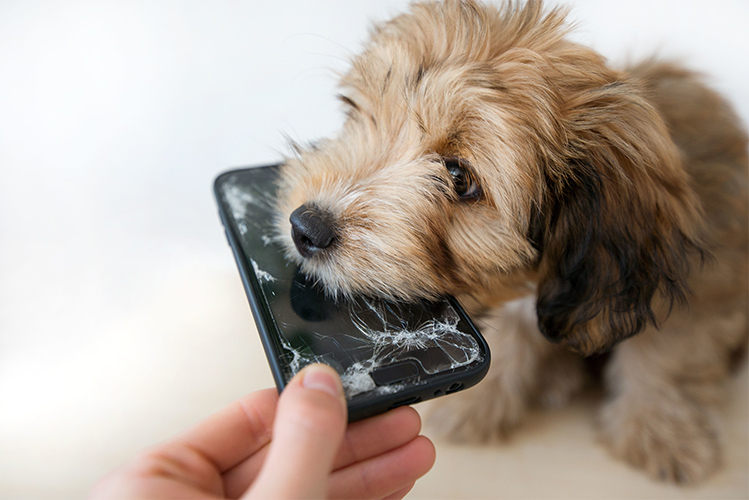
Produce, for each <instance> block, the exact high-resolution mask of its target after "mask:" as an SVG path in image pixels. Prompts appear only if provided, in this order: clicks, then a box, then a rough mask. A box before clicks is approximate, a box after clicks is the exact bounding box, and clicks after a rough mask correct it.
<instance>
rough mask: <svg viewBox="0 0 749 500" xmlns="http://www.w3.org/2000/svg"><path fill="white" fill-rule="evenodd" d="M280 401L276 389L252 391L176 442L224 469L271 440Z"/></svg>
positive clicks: (219, 468) (181, 436)
mask: <svg viewBox="0 0 749 500" xmlns="http://www.w3.org/2000/svg"><path fill="white" fill-rule="evenodd" d="M277 401H278V392H277V391H276V390H275V389H265V390H262V391H258V392H254V393H252V394H249V395H247V396H245V397H244V398H242V399H240V400H239V401H237V402H235V403H233V404H231V405H230V406H228V407H226V408H224V409H223V410H219V411H218V412H216V413H214V414H213V415H211V416H209V417H208V418H206V419H205V420H203V421H202V422H200V423H199V424H198V425H196V426H195V427H193V428H192V429H190V430H188V431H186V432H184V433H183V434H181V435H179V436H177V437H176V438H175V439H174V440H173V443H174V444H175V445H177V446H186V447H188V448H191V449H193V450H196V451H197V452H199V453H201V454H202V455H203V456H205V457H206V458H207V459H208V460H210V461H211V462H212V463H213V464H214V465H215V467H216V469H217V470H218V471H219V472H224V471H226V470H228V469H230V468H232V467H234V466H235V465H237V464H238V463H240V462H242V461H243V460H245V459H246V458H247V457H249V456H251V455H253V454H254V453H255V452H257V451H258V450H260V449H262V448H263V447H264V446H265V445H266V444H268V443H269V442H270V440H271V432H272V426H273V419H274V417H275V413H276V404H277Z"/></svg>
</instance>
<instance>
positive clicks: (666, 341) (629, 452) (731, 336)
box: [277, 0, 749, 482]
mask: <svg viewBox="0 0 749 500" xmlns="http://www.w3.org/2000/svg"><path fill="white" fill-rule="evenodd" d="M567 31H568V27H567V25H566V23H565V13H564V11H563V10H560V9H555V10H549V11H545V10H544V9H543V8H542V6H541V4H540V2H536V1H529V2H528V3H526V4H524V5H520V4H514V3H512V4H508V5H506V6H504V7H501V8H495V7H491V6H481V5H479V4H476V3H474V2H473V1H470V0H466V1H458V0H447V1H444V2H441V3H425V4H416V5H414V6H413V7H412V10H411V11H410V12H409V13H407V14H404V15H402V16H400V17H397V18H395V19H394V20H392V21H390V22H388V23H386V24H384V25H382V26H380V27H379V28H377V29H376V30H375V32H374V33H373V34H372V39H371V41H370V42H369V45H368V46H367V47H366V48H365V50H364V52H363V53H362V54H361V55H359V56H358V57H356V58H355V59H354V61H353V65H352V69H351V71H350V72H349V73H348V74H346V75H345V76H344V77H343V79H342V84H341V89H342V94H341V99H342V101H343V102H344V103H345V105H346V107H347V112H348V117H347V120H346V123H345V125H344V127H343V128H342V130H341V132H340V134H339V135H338V136H336V137H333V138H330V139H327V140H325V141H323V142H321V143H319V144H318V145H316V146H315V147H311V148H308V149H303V148H298V151H297V156H296V157H294V158H289V159H288V160H287V161H286V164H285V166H284V168H283V170H282V176H281V180H280V185H279V187H280V189H279V192H280V193H281V195H280V198H279V204H278V214H279V217H278V224H277V225H278V237H279V239H280V241H282V242H283V243H284V244H285V246H286V248H287V249H288V255H289V257H290V258H292V259H293V260H295V261H296V262H298V263H299V264H300V266H301V267H302V269H303V270H304V271H305V272H307V273H308V274H310V275H312V276H314V277H316V278H317V279H318V280H319V281H320V282H321V283H322V284H323V285H324V286H325V287H326V288H327V289H328V290H329V291H330V293H331V294H334V295H351V294H359V293H364V294H375V295H380V296H385V297H390V298H396V299H400V300H412V299H416V298H422V297H433V296H438V295H443V294H453V295H457V296H458V297H459V298H460V300H461V301H462V302H463V303H464V305H466V306H467V307H468V308H469V309H470V310H471V312H472V313H473V314H474V316H476V317H477V318H479V323H480V326H481V330H482V333H483V334H484V336H485V337H486V338H487V340H488V341H489V343H490V345H491V347H492V355H493V361H492V368H491V370H490V372H489V375H488V376H487V379H486V380H485V381H483V382H482V383H481V384H479V386H477V387H476V388H474V389H471V390H470V391H466V392H465V393H462V394H458V395H455V396H452V397H451V398H447V400H446V402H445V403H443V404H442V405H441V407H440V408H438V409H437V410H436V412H435V415H434V418H433V420H434V422H435V423H436V424H437V425H439V426H441V427H442V428H443V429H444V430H445V431H447V432H449V433H450V434H451V435H452V436H454V437H457V438H460V439H467V440H471V441H482V440H485V439H487V438H492V437H501V436H502V435H504V434H505V433H506V432H507V431H509V430H510V429H511V428H512V427H513V426H515V425H517V424H518V423H519V421H520V420H521V418H522V416H523V414H524V412H525V411H526V410H527V409H528V408H529V407H530V406H531V405H533V404H537V403H541V404H547V405H548V404H551V405H559V404H563V403H564V402H565V401H567V400H568V399H569V398H570V397H571V396H572V395H573V394H574V393H575V392H576V391H577V390H579V389H580V388H581V387H582V385H583V383H584V381H585V374H584V370H583V361H584V356H590V355H594V354H597V353H600V352H604V351H610V352H611V355H610V360H609V362H608V364H607V366H606V369H605V382H606V387H607V391H608V394H609V395H610V398H609V399H608V401H607V402H606V403H605V405H604V406H603V408H602V410H601V414H600V417H601V418H600V430H601V435H602V438H603V440H604V442H605V443H606V444H607V445H608V446H609V448H610V449H611V450H612V451H613V452H614V453H615V454H616V455H617V456H620V457H623V458H624V459H626V460H628V461H629V462H631V463H633V464H635V465H638V466H640V467H642V468H644V469H646V470H647V471H648V472H650V473H651V474H653V475H655V476H659V477H663V478H668V479H672V480H675V481H684V482H686V481H696V480H699V479H701V478H703V477H705V476H706V475H707V474H709V473H710V472H711V471H713V470H714V469H715V468H716V467H717V466H718V464H719V457H720V450H719V445H718V438H717V435H716V432H715V424H714V422H713V415H712V414H711V411H712V408H714V406H715V404H716V403H717V402H718V401H719V400H720V393H721V387H722V386H721V383H722V382H723V381H724V379H725V377H726V375H727V374H728V372H729V368H730V365H731V359H732V357H733V356H734V355H735V353H736V352H741V351H742V349H743V350H745V348H746V341H747V304H748V303H747V300H748V296H749V294H748V291H747V287H748V284H747V276H748V274H749V268H748V267H747V260H748V256H747V246H748V242H749V235H747V227H748V226H749V220H748V218H747V212H748V208H747V206H748V201H747V189H748V187H747V186H748V185H747V173H748V167H747V164H748V160H747V138H746V135H745V133H744V131H743V130H742V128H741V126H740V125H739V123H738V120H737V118H736V116H735V115H734V113H733V112H732V111H731V109H730V107H729V106H728V105H727V103H726V102H725V101H724V100H723V99H722V98H720V97H719V96H718V95H717V94H716V93H714V92H713V91H711V90H710V89H708V88H707V87H705V86H704V85H703V84H702V83H701V82H700V80H699V78H698V77H697V76H696V75H694V74H692V73H690V72H689V71H687V70H685V69H682V68H680V67H678V66H676V65H672V64H668V63H660V62H657V61H654V60H652V61H646V62H644V63H642V64H640V65H637V66H633V67H630V68H626V69H624V70H615V69H613V68H610V67H609V66H607V64H606V63H605V61H604V60H603V58H602V57H600V56H599V55H598V54H597V53H595V52H594V51H592V50H590V49H588V48H586V47H582V46H580V45H578V44H575V43H572V42H570V41H568V40H567V39H566V38H565V35H566V33H567ZM687 302H688V304H689V305H688V307H685V304H686V303H687ZM635 334H637V335H635Z"/></svg>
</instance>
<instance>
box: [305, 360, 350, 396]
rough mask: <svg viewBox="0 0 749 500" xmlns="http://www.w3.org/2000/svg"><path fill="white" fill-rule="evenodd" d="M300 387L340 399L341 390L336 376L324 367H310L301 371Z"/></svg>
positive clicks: (330, 369)
mask: <svg viewBox="0 0 749 500" xmlns="http://www.w3.org/2000/svg"><path fill="white" fill-rule="evenodd" d="M303 372H304V373H303V375H304V377H303V378H302V385H303V386H304V387H305V388H307V389H312V390H315V391H322V392H327V393H328V394H330V395H331V396H333V397H336V398H338V397H340V396H341V394H342V392H343V388H342V387H341V380H340V378H339V377H338V374H337V373H336V372H335V370H333V369H332V368H331V367H329V366H326V365H310V366H308V367H306V368H305V369H304V370H303Z"/></svg>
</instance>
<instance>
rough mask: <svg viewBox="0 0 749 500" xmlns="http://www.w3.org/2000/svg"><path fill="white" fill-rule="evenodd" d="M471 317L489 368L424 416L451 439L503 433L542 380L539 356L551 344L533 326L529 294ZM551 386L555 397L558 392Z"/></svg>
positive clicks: (477, 438) (477, 439) (514, 422)
mask: <svg viewBox="0 0 749 500" xmlns="http://www.w3.org/2000/svg"><path fill="white" fill-rule="evenodd" d="M477 319H478V321H477V324H478V325H479V328H480V330H481V333H482V334H483V335H484V337H485V338H486V340H487V343H488V344H489V347H490V349H491V353H492V362H491V368H490V369H489V373H488V374H487V376H486V378H485V379H484V380H483V381H481V382H480V383H479V384H478V385H476V386H475V387H472V388H470V389H468V390H466V391H465V392H461V393H459V394H455V395H451V396H450V397H447V398H444V399H442V400H439V401H437V402H435V403H434V406H433V408H432V409H431V411H430V412H429V415H428V419H427V423H428V424H429V425H430V426H431V427H432V428H433V430H435V431H436V432H437V433H439V434H441V435H442V436H444V437H446V438H448V439H450V440H453V441H457V442H481V443H484V442H487V441H493V440H498V439H501V438H504V437H506V436H507V434H508V433H509V432H510V431H511V430H512V429H513V428H514V427H516V426H517V425H518V423H519V422H520V420H521V418H522V417H523V415H524V414H525V412H526V410H527V409H528V406H529V405H530V403H531V402H532V401H533V400H534V398H535V397H536V395H537V394H536V393H537V392H538V385H539V383H540V382H542V381H543V380H547V377H543V376H542V374H543V366H544V365H546V363H544V360H545V358H546V357H547V356H548V354H549V353H550V352H551V351H552V349H553V346H552V345H551V344H549V343H548V342H547V341H546V340H545V339H544V338H543V337H542V335H541V333H540V332H539V331H538V327H537V326H536V325H537V320H536V312H535V299H534V298H533V297H527V298H523V299H519V300H514V301H512V302H508V303H506V304H504V305H503V306H501V307H499V308H497V309H494V310H491V311H489V312H488V313H487V314H484V315H482V316H481V317H479V318H477ZM554 366H556V364H555V365H554ZM567 385H568V386H569V384H567ZM569 387H570V388H572V386H569ZM555 392H556V395H555V398H556V399H559V398H562V397H563V396H561V393H560V392H559V390H556V391H555Z"/></svg>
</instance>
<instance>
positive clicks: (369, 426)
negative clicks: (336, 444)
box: [333, 406, 421, 470]
mask: <svg viewBox="0 0 749 500" xmlns="http://www.w3.org/2000/svg"><path fill="white" fill-rule="evenodd" d="M420 431H421V417H420V416H419V413H418V412H417V411H416V410H414V409H413V408H411V407H410V406H402V407H400V408H396V409H395V410H392V411H390V412H388V413H384V414H382V415H377V416H374V417H371V418H368V419H366V420H360V421H359V422H355V423H353V424H351V425H350V426H349V428H348V430H347V431H346V436H345V437H344V439H343V444H342V445H341V449H340V450H339V452H338V456H337V457H336V460H335V462H334V465H333V469H334V470H336V469H340V468H342V467H347V466H349V465H351V464H353V463H356V462H361V461H363V460H367V459H369V458H372V457H376V456H378V455H381V454H382V453H385V452H386V451H389V450H392V449H395V448H400V447H401V446H403V445H404V444H406V443H408V442H409V441H411V440H413V439H414V438H415V437H416V436H418V435H419V432H420Z"/></svg>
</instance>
